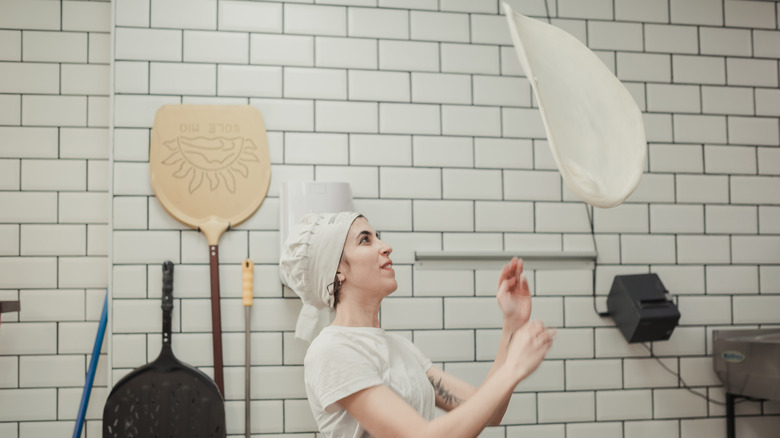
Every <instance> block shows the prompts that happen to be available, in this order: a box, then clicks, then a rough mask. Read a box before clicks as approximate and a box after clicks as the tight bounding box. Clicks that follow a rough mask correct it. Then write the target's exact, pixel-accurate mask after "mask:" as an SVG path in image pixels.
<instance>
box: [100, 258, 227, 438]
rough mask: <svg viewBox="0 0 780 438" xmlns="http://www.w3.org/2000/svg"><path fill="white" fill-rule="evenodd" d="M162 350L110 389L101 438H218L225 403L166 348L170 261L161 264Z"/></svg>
mask: <svg viewBox="0 0 780 438" xmlns="http://www.w3.org/2000/svg"><path fill="white" fill-rule="evenodd" d="M162 309H163V318H162V328H163V330H162V349H161V351H160V355H159V356H158V357H157V359H155V360H154V362H151V363H148V364H146V365H144V366H141V367H139V368H136V369H135V370H133V371H132V372H131V373H130V374H128V375H126V376H125V377H123V378H122V379H121V380H120V381H119V382H118V383H117V384H116V385H115V386H114V388H113V389H112V390H111V393H110V394H109V396H108V399H107V400H106V404H105V406H104V408H103V438H141V437H143V438H147V437H148V438H155V437H159V438H163V437H165V438H195V437H203V438H205V437H209V438H224V437H225V435H226V432H225V430H226V429H225V402H224V400H223V398H222V395H221V394H220V392H219V389H218V388H217V385H216V384H215V383H214V381H213V380H211V378H209V377H208V376H207V375H206V374H204V373H203V372H201V371H200V370H198V369H196V368H193V367H191V366H190V365H187V364H185V363H183V362H181V361H179V360H178V359H177V358H176V356H174V354H173V349H172V348H171V320H172V317H171V313H172V311H173V263H171V262H165V263H164V264H163V297H162Z"/></svg>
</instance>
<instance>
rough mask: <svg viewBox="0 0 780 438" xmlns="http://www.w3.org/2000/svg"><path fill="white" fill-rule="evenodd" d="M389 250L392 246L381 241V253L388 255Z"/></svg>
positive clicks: (390, 250)
mask: <svg viewBox="0 0 780 438" xmlns="http://www.w3.org/2000/svg"><path fill="white" fill-rule="evenodd" d="M391 252H393V247H392V246H390V245H388V244H386V243H385V242H382V254H385V255H390V253H391Z"/></svg>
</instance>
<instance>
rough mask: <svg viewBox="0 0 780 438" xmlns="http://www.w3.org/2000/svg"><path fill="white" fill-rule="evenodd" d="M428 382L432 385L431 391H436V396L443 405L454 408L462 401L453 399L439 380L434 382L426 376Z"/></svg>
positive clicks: (456, 398)
mask: <svg viewBox="0 0 780 438" xmlns="http://www.w3.org/2000/svg"><path fill="white" fill-rule="evenodd" d="M428 380H430V381H431V385H433V389H434V390H435V391H436V394H437V395H438V396H439V397H441V399H442V400H443V401H444V403H446V404H448V405H450V406H452V407H453V408H454V407H456V406H458V405H460V404H461V403H462V402H463V400H461V399H459V398H458V397H455V396H454V395H453V394H452V393H451V392H450V391H449V390H447V388H445V387H444V386H443V385H442V383H441V378H440V379H439V380H438V381H436V380H435V379H434V378H433V377H430V376H428Z"/></svg>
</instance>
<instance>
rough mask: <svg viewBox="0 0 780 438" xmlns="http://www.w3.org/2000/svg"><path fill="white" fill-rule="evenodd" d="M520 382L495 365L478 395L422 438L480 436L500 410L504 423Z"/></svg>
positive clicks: (442, 418) (431, 425)
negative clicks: (513, 393)
mask: <svg viewBox="0 0 780 438" xmlns="http://www.w3.org/2000/svg"><path fill="white" fill-rule="evenodd" d="M505 348H506V347H505ZM517 383H518V381H517V379H516V378H515V377H514V373H513V372H512V370H510V369H509V368H508V367H504V366H498V367H496V366H495V365H494V367H493V368H492V369H491V371H490V374H489V375H488V377H486V378H485V380H484V381H483V382H482V385H480V386H479V388H477V390H476V392H475V393H474V394H472V396H471V397H469V399H468V400H467V401H465V402H464V403H463V404H461V405H460V406H458V407H457V408H455V409H453V410H451V411H450V412H448V413H447V414H446V415H442V416H440V417H437V418H436V419H434V420H433V421H431V422H429V423H428V424H427V427H426V430H425V431H424V434H423V436H425V437H446V438H460V437H464V438H466V437H475V436H477V435H479V433H480V432H481V431H482V430H483V429H484V428H485V426H487V425H491V420H493V419H494V417H495V416H496V414H498V412H499V411H500V412H501V415H500V416H499V421H500V420H501V417H503V413H504V412H505V411H506V406H507V404H508V403H509V398H510V397H511V395H512V391H513V390H514V388H515V386H517Z"/></svg>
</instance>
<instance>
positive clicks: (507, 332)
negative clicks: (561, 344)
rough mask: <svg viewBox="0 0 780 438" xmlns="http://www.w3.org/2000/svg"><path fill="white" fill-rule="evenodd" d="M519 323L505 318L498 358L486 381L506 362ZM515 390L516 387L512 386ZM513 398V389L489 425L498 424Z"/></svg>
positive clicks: (495, 412)
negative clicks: (510, 342)
mask: <svg viewBox="0 0 780 438" xmlns="http://www.w3.org/2000/svg"><path fill="white" fill-rule="evenodd" d="M519 328H520V327H519V326H518V324H513V323H511V322H510V321H507V320H504V327H503V329H502V330H501V339H500V340H499V342H498V351H496V358H495V359H494V360H493V366H492V367H490V371H488V374H487V377H485V381H487V380H488V379H489V378H490V377H491V376H492V375H493V374H494V373H495V372H496V371H497V370H498V369H499V368H500V367H501V366H503V365H504V362H506V352H507V348H508V346H509V341H510V340H511V339H512V334H513V333H514V332H515V331H516V330H517V329H519ZM512 390H514V387H513V388H512ZM511 398H512V391H510V392H509V394H508V395H507V396H506V397H505V398H504V399H503V400H502V402H501V404H500V405H499V406H498V408H497V409H496V410H495V411H494V412H493V415H492V416H491V417H490V420H489V421H488V425H489V426H498V425H499V424H500V423H501V420H502V419H503V418H504V414H505V413H506V409H507V407H508V406H509V400H510V399H511Z"/></svg>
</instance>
